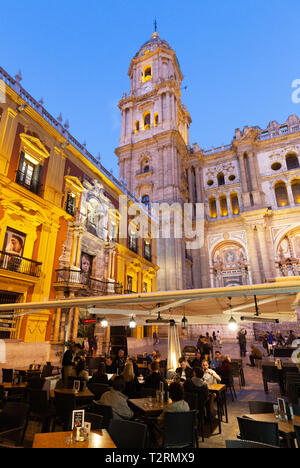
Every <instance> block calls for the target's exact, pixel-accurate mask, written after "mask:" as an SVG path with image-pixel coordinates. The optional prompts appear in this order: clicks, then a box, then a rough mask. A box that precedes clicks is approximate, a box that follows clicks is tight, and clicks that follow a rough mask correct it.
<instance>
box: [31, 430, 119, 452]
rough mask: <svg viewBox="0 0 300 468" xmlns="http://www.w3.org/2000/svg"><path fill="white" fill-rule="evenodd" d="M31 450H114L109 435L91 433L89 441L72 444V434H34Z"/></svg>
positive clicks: (105, 433)
mask: <svg viewBox="0 0 300 468" xmlns="http://www.w3.org/2000/svg"><path fill="white" fill-rule="evenodd" d="M32 448H76V449H77V448H79V449H80V448H92V449H94V448H109V449H110V448H116V445H115V443H114V442H113V440H112V439H111V437H110V435H109V433H108V432H107V431H106V430H105V429H102V430H101V431H92V432H91V433H90V436H89V439H88V440H86V441H84V442H73V441H72V432H50V433H49V434H35V436H34V440H33V445H32Z"/></svg>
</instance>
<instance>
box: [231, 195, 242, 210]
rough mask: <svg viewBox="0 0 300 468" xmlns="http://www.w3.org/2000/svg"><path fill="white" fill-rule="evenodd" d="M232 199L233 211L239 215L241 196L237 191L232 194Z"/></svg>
mask: <svg viewBox="0 0 300 468" xmlns="http://www.w3.org/2000/svg"><path fill="white" fill-rule="evenodd" d="M230 201H231V211H232V214H233V215H238V214H239V212H240V204H239V197H238V196H237V194H236V193H232V194H231V195H230Z"/></svg>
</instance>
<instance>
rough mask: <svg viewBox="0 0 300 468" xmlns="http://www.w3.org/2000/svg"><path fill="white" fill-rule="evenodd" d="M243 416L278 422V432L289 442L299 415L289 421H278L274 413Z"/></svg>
mask: <svg viewBox="0 0 300 468" xmlns="http://www.w3.org/2000/svg"><path fill="white" fill-rule="evenodd" d="M244 417H245V418H248V419H253V420H255V421H260V422H271V423H278V429H279V432H280V434H281V435H282V436H283V437H284V438H285V439H286V440H287V441H288V442H289V441H291V440H292V439H294V438H295V428H294V426H300V416H294V419H292V420H291V421H280V420H279V419H277V418H276V416H275V414H273V413H268V414H245V415H244Z"/></svg>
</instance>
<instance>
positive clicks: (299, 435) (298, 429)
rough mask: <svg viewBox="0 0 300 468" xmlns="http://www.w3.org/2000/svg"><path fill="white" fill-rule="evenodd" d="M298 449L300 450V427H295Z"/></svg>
mask: <svg viewBox="0 0 300 468" xmlns="http://www.w3.org/2000/svg"><path fill="white" fill-rule="evenodd" d="M294 429H295V434H296V440H297V444H298V449H299V448H300V426H294Z"/></svg>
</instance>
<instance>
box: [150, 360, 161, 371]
mask: <svg viewBox="0 0 300 468" xmlns="http://www.w3.org/2000/svg"><path fill="white" fill-rule="evenodd" d="M151 370H152V372H155V371H158V370H159V363H158V362H157V361H153V362H151Z"/></svg>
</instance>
